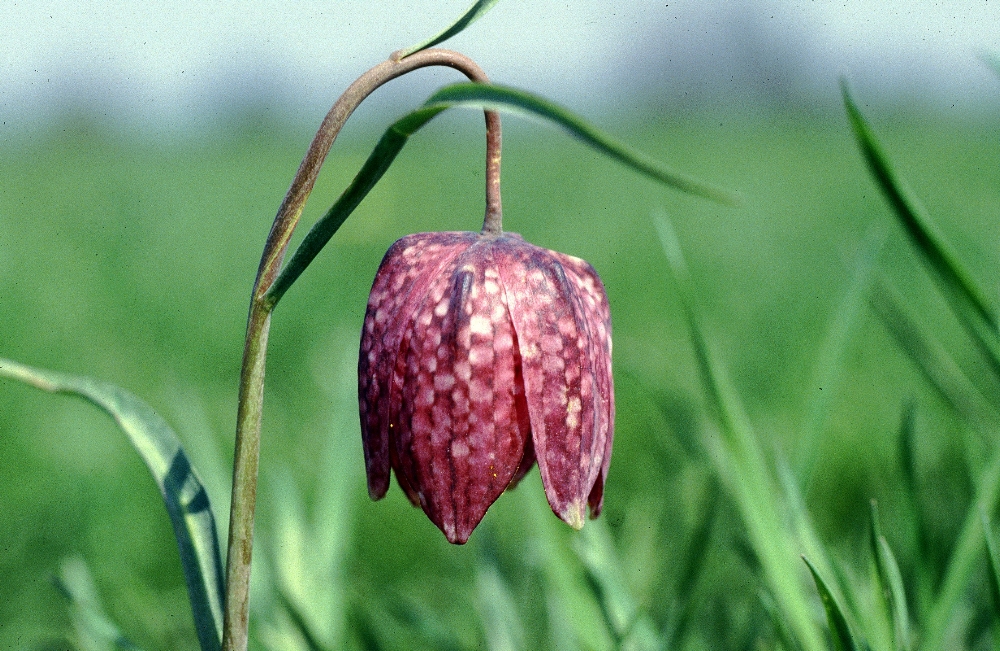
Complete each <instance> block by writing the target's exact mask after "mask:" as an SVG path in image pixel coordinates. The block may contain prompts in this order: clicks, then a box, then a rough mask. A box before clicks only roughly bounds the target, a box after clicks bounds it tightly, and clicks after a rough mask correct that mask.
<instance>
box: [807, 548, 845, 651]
mask: <svg viewBox="0 0 1000 651" xmlns="http://www.w3.org/2000/svg"><path fill="white" fill-rule="evenodd" d="M802 560H804V561H805V562H806V565H808V566H809V571H810V572H811V573H812V576H813V580H814V581H815V582H816V590H817V592H819V598H820V601H822V602H823V610H825V611H826V619H827V622H828V623H829V625H830V639H831V641H832V642H833V648H834V651H858V645H857V644H856V643H855V641H854V636H852V635H851V629H850V627H849V626H848V625H847V618H846V617H844V611H843V610H842V609H841V607H840V604H838V603H837V600H836V599H835V598H834V597H833V593H832V592H830V589H829V588H828V587H827V586H826V582H825V581H824V580H823V577H821V576H820V574H819V571H818V570H817V569H816V568H815V567H813V564H812V563H810V562H809V559H808V558H806V557H805V556H803V557H802Z"/></svg>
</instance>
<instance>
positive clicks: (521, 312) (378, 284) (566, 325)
mask: <svg viewBox="0 0 1000 651" xmlns="http://www.w3.org/2000/svg"><path fill="white" fill-rule="evenodd" d="M358 376H359V378H358V387H359V404H360V410H361V436H362V442H363V444H364V452H365V465H366V470H367V473H368V492H369V494H370V495H371V497H372V499H380V498H382V497H383V496H384V495H385V493H386V490H387V489H388V486H389V474H390V468H391V469H393V470H395V474H396V480H397V481H398V482H399V485H400V486H401V487H402V489H403V491H404V492H405V493H406V495H407V496H408V497H409V499H410V500H411V501H412V502H413V504H414V505H416V506H420V507H421V508H422V509H423V510H424V512H425V513H426V514H427V516H428V517H429V518H430V519H431V521H432V522H434V524H435V525H437V526H438V528H440V529H441V531H442V532H444V535H445V536H446V537H447V538H448V540H449V541H451V542H453V543H464V542H465V541H466V540H468V538H469V535H470V534H471V533H472V530H473V529H475V527H476V525H477V524H479V522H480V520H482V518H483V516H484V515H485V514H486V510H487V509H488V508H489V506H490V505H491V504H492V503H493V502H494V501H495V500H496V499H497V498H498V497H499V496H500V494H501V493H502V492H503V491H504V490H506V489H507V488H508V487H511V488H512V487H513V486H515V485H516V484H517V482H518V481H519V480H520V479H521V478H522V477H523V476H524V475H525V473H527V472H528V470H530V469H531V466H532V465H533V464H534V463H535V460H536V459H537V461H538V467H539V470H540V472H541V476H542V484H543V485H544V487H545V495H546V497H547V499H548V502H549V505H550V506H551V507H552V510H553V511H554V512H555V514H556V515H558V516H559V517H560V518H561V519H562V520H564V521H565V522H567V523H568V524H569V525H571V526H572V527H574V528H577V529H579V528H580V527H582V526H583V521H584V515H585V511H586V505H587V504H588V503H589V506H590V512H591V517H597V515H598V514H599V513H600V511H601V505H602V501H603V493H604V481H605V478H606V476H607V471H608V463H609V461H610V459H611V443H612V439H613V434H614V386H613V383H612V378H611V315H610V312H609V309H608V300H607V296H606V295H605V293H604V286H603V285H602V283H601V280H600V278H598V276H597V273H596V272H595V271H594V269H593V267H591V266H590V265H589V264H588V263H586V262H584V261H583V260H580V259H579V258H574V257H572V256H568V255H565V254H562V253H557V252H555V251H549V250H547V249H542V248H540V247H537V246H534V245H532V244H529V243H527V242H525V241H524V240H523V239H522V238H521V236H519V235H516V234H510V233H505V234H502V235H491V234H484V233H472V232H445V233H417V234H414V235H409V236H407V237H404V238H402V239H401V240H399V241H397V242H396V243H395V244H393V245H392V247H390V249H389V251H388V252H387V253H386V254H385V258H384V259H383V260H382V264H381V265H380V266H379V270H378V273H377V274H376V276H375V282H374V284H373V286H372V290H371V295H370V297H369V299H368V309H367V312H366V314H365V322H364V328H363V331H362V336H361V354H360V359H359V362H358Z"/></svg>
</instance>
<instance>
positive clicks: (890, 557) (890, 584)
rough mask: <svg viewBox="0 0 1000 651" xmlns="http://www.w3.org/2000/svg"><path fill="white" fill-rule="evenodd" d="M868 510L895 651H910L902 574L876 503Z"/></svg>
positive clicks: (872, 544)
mask: <svg viewBox="0 0 1000 651" xmlns="http://www.w3.org/2000/svg"><path fill="white" fill-rule="evenodd" d="M871 510H872V528H871V538H870V539H869V543H870V544H871V547H872V556H873V557H874V558H875V570H876V575H877V577H878V583H879V587H880V588H881V591H882V595H883V597H884V598H885V600H886V605H887V606H888V610H889V616H890V618H891V619H892V635H893V643H894V645H895V648H896V649H897V651H908V650H909V648H910V611H909V608H908V607H907V605H906V590H905V589H904V587H903V575H902V573H901V572H900V571H899V564H898V563H897V562H896V556H895V554H893V553H892V548H891V547H889V541H887V540H886V539H885V536H883V535H882V527H881V525H880V524H879V520H878V506H877V505H876V503H875V500H872V503H871Z"/></svg>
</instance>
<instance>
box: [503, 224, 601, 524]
mask: <svg viewBox="0 0 1000 651" xmlns="http://www.w3.org/2000/svg"><path fill="white" fill-rule="evenodd" d="M493 249H494V256H495V258H496V259H497V263H498V267H499V269H500V276H501V279H502V280H503V286H504V289H505V292H506V295H507V300H508V306H509V307H510V310H511V317H512V320H513V323H514V330H515V331H516V333H517V340H518V348H519V351H520V354H521V368H522V372H523V376H524V387H525V397H526V402H527V407H528V413H529V417H530V421H531V431H532V440H533V443H534V450H535V454H536V455H537V458H538V465H539V470H540V471H541V474H542V483H543V485H544V486H545V493H546V497H547V498H548V501H549V505H550V506H551V507H552V510H553V511H554V512H555V513H556V515H558V516H559V517H560V518H562V519H563V520H564V521H565V522H567V523H568V524H570V525H571V526H573V527H575V528H580V527H581V526H583V520H584V516H585V514H586V505H587V502H588V497H589V495H590V493H591V491H592V489H593V487H594V485H595V483H596V482H598V481H599V480H601V479H602V473H601V469H602V468H603V467H604V462H605V457H607V456H608V454H607V451H608V446H609V441H608V439H609V438H610V433H611V429H610V428H611V425H610V419H611V416H612V412H611V409H612V407H611V404H612V401H613V395H612V388H611V375H610V353H611V345H610V336H611V332H610V318H609V316H608V311H607V299H606V297H605V296H604V288H603V286H602V285H601V284H600V281H599V280H598V279H597V275H596V273H595V272H594V271H593V269H592V268H591V267H590V265H587V264H586V263H585V262H583V261H582V260H578V259H576V258H571V257H570V256H562V255H561V254H555V253H553V252H552V251H548V250H546V249H542V248H540V247H536V246H533V245H531V244H528V243H526V242H524V241H523V240H521V239H520V238H515V237H512V236H504V237H501V238H498V239H497V240H496V241H495V242H494V244H493ZM595 281H596V282H595Z"/></svg>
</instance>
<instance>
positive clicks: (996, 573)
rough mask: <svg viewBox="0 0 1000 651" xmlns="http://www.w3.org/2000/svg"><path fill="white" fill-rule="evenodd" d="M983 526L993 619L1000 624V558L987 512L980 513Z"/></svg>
mask: <svg viewBox="0 0 1000 651" xmlns="http://www.w3.org/2000/svg"><path fill="white" fill-rule="evenodd" d="M979 519H980V521H981V522H982V524H983V534H984V536H985V537H986V557H987V560H988V561H989V568H990V572H989V575H990V595H991V596H992V597H993V618H994V620H995V621H998V622H1000V558H997V546H996V542H995V541H994V539H993V531H992V529H991V528H990V520H989V517H988V516H987V515H986V512H985V511H980V512H979Z"/></svg>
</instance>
